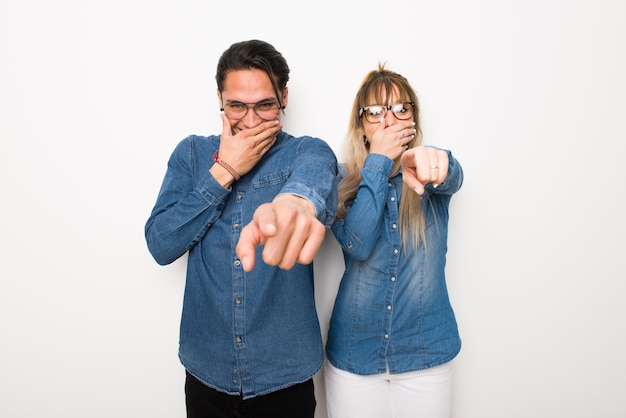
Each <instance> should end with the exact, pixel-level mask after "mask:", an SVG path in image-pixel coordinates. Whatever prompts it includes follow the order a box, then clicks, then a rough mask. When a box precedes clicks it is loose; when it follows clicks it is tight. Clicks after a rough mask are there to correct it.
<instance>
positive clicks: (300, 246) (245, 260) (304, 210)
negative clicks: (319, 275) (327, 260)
mask: <svg viewBox="0 0 626 418" xmlns="http://www.w3.org/2000/svg"><path fill="white" fill-rule="evenodd" d="M325 234H326V227H325V226H324V225H323V224H322V223H321V222H320V221H319V220H317V218H316V217H315V208H314V207H313V205H312V204H311V202H309V201H308V200H306V199H303V198H301V197H298V196H294V195H281V196H279V197H277V198H276V199H274V201H273V202H272V203H266V204H263V205H261V206H259V207H258V208H257V210H256V211H255V212H254V218H253V220H252V221H251V222H250V223H249V224H248V225H246V227H245V228H243V230H242V231H241V236H240V237H239V242H238V243H237V248H236V252H237V256H238V257H239V259H240V260H241V263H242V264H243V269H244V270H245V271H251V270H252V268H253V267H254V264H255V248H256V247H257V246H259V245H264V246H265V248H264V249H263V261H265V263H266V264H269V265H271V266H278V267H280V268H281V269H283V270H289V269H291V268H292V267H293V266H294V265H295V264H296V262H297V263H300V264H309V263H311V262H312V261H313V258H314V257H315V254H316V253H317V250H318V249H319V247H320V246H321V245H322V242H323V241H324V235H325Z"/></svg>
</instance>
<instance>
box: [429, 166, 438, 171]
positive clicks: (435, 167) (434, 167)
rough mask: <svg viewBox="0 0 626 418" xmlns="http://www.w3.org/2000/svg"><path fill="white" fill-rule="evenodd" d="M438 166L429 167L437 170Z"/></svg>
mask: <svg viewBox="0 0 626 418" xmlns="http://www.w3.org/2000/svg"><path fill="white" fill-rule="evenodd" d="M438 168H439V166H438V165H434V166H432V167H430V169H431V170H437V169H438Z"/></svg>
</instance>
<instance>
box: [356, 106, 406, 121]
mask: <svg viewBox="0 0 626 418" xmlns="http://www.w3.org/2000/svg"><path fill="white" fill-rule="evenodd" d="M407 103H408V104H410V105H411V106H413V111H415V102H399V103H394V104H392V105H371V106H365V107H362V108H360V109H359V118H361V117H363V113H364V112H365V111H366V110H367V109H369V108H371V107H380V108H382V109H384V114H383V115H382V116H381V118H384V117H385V116H387V112H389V111H390V110H391V114H392V115H393V117H394V118H396V119H398V120H408V119H410V118H411V117H412V116H413V115H411V116H409V117H408V118H406V119H400V118H399V117H397V116H396V112H394V111H393V110H392V108H393V107H394V106H397V105H402V106H404V105H405V104H407ZM365 120H367V121H368V122H370V123H374V122H371V121H369V120H368V119H367V115H365Z"/></svg>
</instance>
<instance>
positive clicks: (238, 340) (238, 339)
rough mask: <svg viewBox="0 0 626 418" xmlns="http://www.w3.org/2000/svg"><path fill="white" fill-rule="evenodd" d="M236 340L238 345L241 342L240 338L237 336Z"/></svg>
mask: <svg viewBox="0 0 626 418" xmlns="http://www.w3.org/2000/svg"><path fill="white" fill-rule="evenodd" d="M236 340H237V342H238V343H240V342H241V337H240V336H239V335H237V338H236Z"/></svg>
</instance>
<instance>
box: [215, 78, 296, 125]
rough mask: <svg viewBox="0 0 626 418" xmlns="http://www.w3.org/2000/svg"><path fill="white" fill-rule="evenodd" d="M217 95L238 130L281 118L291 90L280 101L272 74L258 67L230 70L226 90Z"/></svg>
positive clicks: (225, 82)
mask: <svg viewBox="0 0 626 418" xmlns="http://www.w3.org/2000/svg"><path fill="white" fill-rule="evenodd" d="M217 94H218V99H219V100H220V103H221V106H222V108H225V111H224V113H225V114H226V116H227V117H228V119H229V120H230V123H231V125H232V129H233V132H234V133H237V132H238V131H240V130H242V129H250V128H254V127H255V126H257V125H259V124H260V123H262V122H264V121H267V120H275V119H276V120H280V106H281V104H282V105H283V106H286V105H287V89H285V94H284V97H283V98H282V102H281V101H279V100H278V99H279V98H278V97H276V93H275V92H274V87H273V86H272V83H271V81H270V78H269V77H268V75H267V74H266V73H265V72H264V71H261V70H257V69H252V70H237V71H230V72H228V74H227V75H226V78H225V80H224V90H223V91H222V93H221V95H220V92H219V91H218V93H217ZM238 113H239V114H238ZM242 115H243V116H242Z"/></svg>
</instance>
